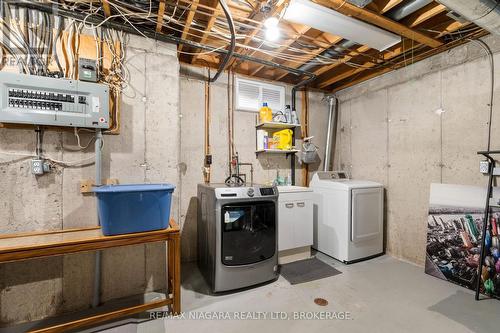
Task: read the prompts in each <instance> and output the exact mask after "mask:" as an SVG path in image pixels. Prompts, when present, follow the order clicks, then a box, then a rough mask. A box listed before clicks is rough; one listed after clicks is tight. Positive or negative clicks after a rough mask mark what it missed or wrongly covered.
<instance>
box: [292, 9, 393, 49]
mask: <svg viewBox="0 0 500 333" xmlns="http://www.w3.org/2000/svg"><path fill="white" fill-rule="evenodd" d="M283 19H285V20H287V21H290V22H294V23H299V24H304V25H307V26H309V27H311V28H314V29H317V30H319V31H323V32H328V33H331V34H333V35H337V36H341V37H343V38H345V39H348V40H350V41H353V42H356V43H358V44H361V45H367V46H369V47H371V48H374V49H376V50H379V51H382V50H385V49H387V48H389V47H391V46H394V45H396V44H397V43H399V42H401V37H400V36H398V35H396V34H393V33H391V32H388V31H385V30H383V29H380V28H378V27H375V26H373V25H370V24H368V23H365V22H362V21H359V20H357V19H354V18H352V17H349V16H346V15H343V14H341V13H339V12H336V11H334V10H332V9H329V8H326V7H324V6H321V5H318V4H316V3H314V2H312V1H309V0H292V1H291V2H290V4H289V6H288V8H287V9H286V11H285V15H284V16H283Z"/></svg>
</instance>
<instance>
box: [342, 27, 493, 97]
mask: <svg viewBox="0 0 500 333" xmlns="http://www.w3.org/2000/svg"><path fill="white" fill-rule="evenodd" d="M487 34H488V32H487V31H485V30H482V31H481V32H479V33H478V34H475V37H474V38H479V37H482V36H485V35H487ZM467 42H468V40H467V39H466V38H464V39H461V40H458V41H455V42H451V43H448V44H444V45H443V46H442V47H440V48H438V49H430V50H427V51H424V52H422V53H421V54H418V55H417V56H415V61H420V60H424V59H426V58H429V57H431V56H433V55H436V54H438V53H440V52H443V51H446V50H448V49H450V48H453V47H456V46H459V45H462V44H465V43H467ZM404 66H405V61H404V60H403V61H400V62H398V63H397V65H396V66H392V67H384V68H381V69H378V70H374V71H373V72H371V73H367V74H366V75H363V76H360V77H358V78H356V79H354V80H352V81H349V82H345V83H341V84H340V85H339V86H335V87H334V88H333V92H336V91H339V90H342V89H345V88H349V87H351V86H353V85H356V84H359V83H361V82H363V81H366V80H369V79H372V78H374V77H377V76H380V75H382V74H385V73H388V72H390V71H393V70H395V69H399V68H401V67H404Z"/></svg>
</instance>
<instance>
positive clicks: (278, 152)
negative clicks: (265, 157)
mask: <svg viewBox="0 0 500 333" xmlns="http://www.w3.org/2000/svg"><path fill="white" fill-rule="evenodd" d="M298 152H299V150H296V149H292V150H281V149H259V150H256V151H255V153H256V154H260V153H266V154H295V153H298Z"/></svg>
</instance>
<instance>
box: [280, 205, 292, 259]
mask: <svg viewBox="0 0 500 333" xmlns="http://www.w3.org/2000/svg"><path fill="white" fill-rule="evenodd" d="M294 214H295V203H294V202H291V201H281V202H279V218H278V250H279V251H283V250H288V249H292V248H294V247H295V246H294V240H293V234H294V224H295V216H294Z"/></svg>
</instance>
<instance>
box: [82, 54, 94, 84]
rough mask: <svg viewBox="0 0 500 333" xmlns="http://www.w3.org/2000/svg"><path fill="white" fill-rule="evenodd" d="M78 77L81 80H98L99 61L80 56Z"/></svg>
mask: <svg viewBox="0 0 500 333" xmlns="http://www.w3.org/2000/svg"><path fill="white" fill-rule="evenodd" d="M78 79H79V80H80V81H88V82H97V61H95V60H92V59H87V58H79V59H78Z"/></svg>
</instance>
